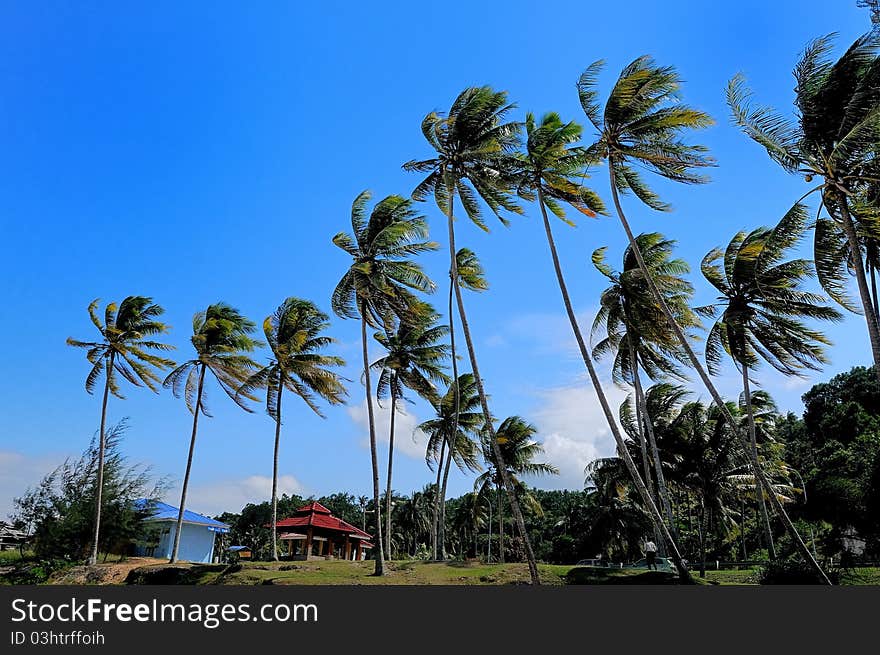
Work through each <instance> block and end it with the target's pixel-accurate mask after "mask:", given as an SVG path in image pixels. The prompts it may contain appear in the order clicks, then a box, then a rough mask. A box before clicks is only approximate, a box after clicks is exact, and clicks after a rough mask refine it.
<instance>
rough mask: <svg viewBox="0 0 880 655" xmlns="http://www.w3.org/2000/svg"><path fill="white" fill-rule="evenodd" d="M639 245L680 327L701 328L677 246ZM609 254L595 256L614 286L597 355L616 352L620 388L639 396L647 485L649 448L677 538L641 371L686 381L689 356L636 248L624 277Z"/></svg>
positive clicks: (644, 237) (659, 241)
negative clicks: (610, 261)
mask: <svg viewBox="0 0 880 655" xmlns="http://www.w3.org/2000/svg"><path fill="white" fill-rule="evenodd" d="M636 242H637V243H638V245H639V249H640V250H641V251H642V256H643V258H644V260H645V263H646V265H647V266H648V269H649V270H650V271H651V275H652V276H653V278H654V281H655V283H656V285H657V288H658V289H660V291H661V293H662V294H663V296H664V300H665V301H666V303H667V305H668V306H669V307H670V308H672V310H673V311H674V312H675V317H676V321H677V322H678V324H679V325H681V326H683V327H684V328H685V329H689V328H696V327H700V321H699V320H698V319H697V316H696V314H694V312H693V311H692V310H691V309H690V306H689V304H688V303H689V302H690V299H691V297H692V296H693V286H692V285H691V284H690V283H689V282H687V281H686V280H685V279H684V278H683V277H682V276H683V275H684V274H686V273H688V272H689V271H690V268H689V267H688V265H687V262H686V261H684V260H683V259H678V258H675V259H674V258H672V250H673V247H674V245H675V242H674V241H672V240H669V239H666V238H664V237H663V235H661V234H659V233H657V232H651V233H647V234H640V235H639V236H637V237H636ZM605 251H606V248H599V249H597V250H596V251H595V252H593V265H594V266H595V267H596V268H597V269H598V270H599V272H600V273H602V274H603V275H604V276H605V277H606V278H608V280H609V281H610V282H611V286H609V287H608V288H607V289H605V291H603V292H602V295H601V298H600V307H599V312H598V314H597V315H596V318H595V320H594V321H593V330H592V333H593V336H595V335H596V334H597V333H598V332H599V331H600V330H603V329H604V332H605V335H606V336H605V338H604V339H602V340H601V341H600V342H599V343H598V345H596V347H595V348H594V350H593V356H594V357H596V358H601V357H603V356H605V355H607V354H611V353H614V354H615V357H614V365H613V369H612V376H613V378H614V380H615V381H616V382H617V383H618V384H621V383H624V384H628V385H631V386H632V387H633V390H634V391H635V410H636V411H635V416H636V421H635V425H636V432H637V435H638V439H639V445H640V447H641V449H642V466H643V469H644V474H645V483H646V485H647V486H648V487H649V489H650V487H651V475H650V471H649V468H648V456H647V449H648V445H650V448H651V455H652V458H653V463H654V471H655V475H656V477H657V487H658V491H659V500H660V501H661V503H662V506H663V510H664V513H665V515H666V520H667V522H668V525H669V527H670V531H671V532H672V534H673V536H675V532H676V531H675V520H674V517H673V514H672V503H671V501H670V498H669V493H668V490H667V489H666V480H665V478H664V475H663V467H662V466H661V463H660V452H659V450H658V448H657V440H656V437H655V435H654V428H653V424H652V419H651V416H650V414H649V413H648V411H647V407H646V403H645V394H644V391H643V388H642V382H641V374H640V370H644V371H645V372H646V373H647V375H648V377H650V378H651V379H653V380H657V379H661V378H674V379H677V380H683V379H684V375H683V373H682V371H681V368H680V366H679V365H678V364H679V362H680V361H682V360H684V358H685V355H684V353H683V352H682V350H681V347H680V346H679V345H678V340H677V339H676V337H675V334H674V333H673V332H672V330H671V329H670V328H669V326H668V325H667V323H666V321H665V320H664V318H663V315H662V314H661V313H660V311H659V310H658V308H657V306H656V304H654V302H653V301H652V299H651V296H650V292H649V290H648V288H647V284H646V283H645V279H644V276H643V275H642V271H641V269H640V268H639V265H638V262H637V261H636V258H635V256H634V254H633V251H632V248H627V249H626V250H625V251H624V255H623V269H622V271H620V272H617V271H615V270H614V269H612V268H611V266H609V265H608V264H607V263H606V262H605ZM646 435H647V436H646Z"/></svg>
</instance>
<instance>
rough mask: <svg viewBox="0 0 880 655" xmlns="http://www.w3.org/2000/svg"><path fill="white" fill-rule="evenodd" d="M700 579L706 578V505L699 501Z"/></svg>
mask: <svg viewBox="0 0 880 655" xmlns="http://www.w3.org/2000/svg"><path fill="white" fill-rule="evenodd" d="M699 530H700V577H701V578H705V577H706V505H705V503H704V502H703V501H702V500H700V526H699Z"/></svg>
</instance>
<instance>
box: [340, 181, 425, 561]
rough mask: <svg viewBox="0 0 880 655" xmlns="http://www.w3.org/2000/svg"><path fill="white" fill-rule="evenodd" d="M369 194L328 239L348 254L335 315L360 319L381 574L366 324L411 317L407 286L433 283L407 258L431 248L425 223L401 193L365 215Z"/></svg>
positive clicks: (419, 288)
mask: <svg viewBox="0 0 880 655" xmlns="http://www.w3.org/2000/svg"><path fill="white" fill-rule="evenodd" d="M370 197H371V194H370V192H369V191H364V192H362V193H361V194H359V195H358V196H357V198H355V200H354V203H352V206H351V229H352V234H351V235H349V234H346V233H345V232H340V233H338V234H337V235H336V236H335V237H333V243H334V244H335V245H336V246H338V247H339V248H342V249H343V250H344V251H345V252H346V253H348V254H349V255H350V256H351V259H352V261H351V265H350V266H349V268H348V270H347V271H346V272H345V275H343V276H342V279H341V280H340V281H339V283H338V284H337V285H336V288H335V289H334V290H333V296H332V299H331V305H332V307H333V311H334V312H335V313H336V315H337V316H340V317H341V318H355V319H360V322H361V350H362V354H363V365H364V383H365V387H366V399H367V418H368V421H369V430H370V460H371V463H372V468H373V502H374V503H375V509H376V532H377V540H378V546H379V554H378V557H377V558H376V570H375V574H376V575H384V572H385V555H384V547H383V544H382V521H381V517H380V509H379V508H380V504H379V460H378V456H377V453H376V422H375V416H374V414H373V395H372V382H371V381H370V359H369V354H368V352H367V347H368V341H367V326H370V327H373V328H377V329H379V328H386V329H388V328H390V327H391V325H393V322H394V320H395V316H396V317H397V319H398V320H401V321H407V320H413V317H414V316H415V315H416V314H417V310H418V308H419V307H420V305H419V303H418V301H417V299H416V297H415V295H414V294H413V291H421V292H423V293H429V292H432V291H433V290H434V283H433V282H432V281H431V280H430V279H429V278H428V276H426V275H425V273H424V272H423V271H422V268H421V266H420V265H419V264H417V263H416V262H414V261H412V259H411V258H412V257H414V256H416V255H419V254H421V253H423V252H428V251H430V250H436V249H437V247H438V246H437V244H436V243H434V242H433V241H427V240H426V239H427V238H428V224H427V223H426V222H425V219H424V218H423V217H422V216H421V215H419V214H418V213H417V212H416V211H415V210H414V209H413V206H412V201H411V200H409V199H407V198H403V197H401V196H393V195H392V196H387V197H386V198H384V199H382V200H381V201H379V202H378V203H376V205H375V206H374V207H373V210H372V211H371V212H370V214H369V216H367V203H368V202H369V200H370Z"/></svg>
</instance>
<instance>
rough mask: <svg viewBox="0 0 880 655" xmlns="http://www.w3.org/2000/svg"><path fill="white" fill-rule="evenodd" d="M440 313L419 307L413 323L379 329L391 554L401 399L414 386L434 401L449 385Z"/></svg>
mask: <svg viewBox="0 0 880 655" xmlns="http://www.w3.org/2000/svg"><path fill="white" fill-rule="evenodd" d="M439 318H440V315H439V314H438V313H437V312H436V311H434V308H433V307H432V306H431V305H429V304H428V303H421V304H420V305H419V306H417V307H416V308H415V311H414V312H413V316H412V317H410V319H409V320H410V322H407V321H397V324H396V325H395V326H394V327H393V328H392V329H391V330H389V331H387V332H377V333H376V334H375V335H374V336H375V339H376V341H378V342H379V344H381V346H382V347H383V348H384V349H385V355H384V356H383V357H380V358H379V359H378V360H376V361H375V362H373V364H372V367H371V368H373V369H374V370H376V371H377V372H378V373H379V380H378V382H377V383H376V398H377V399H378V400H379V401H380V402H381V400H382V398H385V397H390V398H391V420H390V428H389V434H388V475H387V481H386V485H385V537H386V542H387V544H388V552H389V557H390V553H391V547H390V542H391V539H390V537H391V518H392V516H391V497H392V494H391V481H392V478H391V473H392V470H393V466H394V419H395V415H396V414H397V409H398V402H399V401H401V400H406V399H407V398H406V395H405V391H406V389H410V390H411V391H414V392H415V393H416V394H418V395H419V396H421V397H422V398H424V399H425V400H427V401H428V402H430V403H433V402H435V401H437V400H438V399H439V394H438V393H437V387H436V384H437V383H442V384H449V376H448V375H446V373H444V372H443V362H444V360H445V359H446V358H447V357H449V346H447V345H446V344H445V343H438V342H439V341H440V340H441V339H443V338H444V337H445V336H446V335H447V334H448V333H449V328H448V327H446V326H445V325H437V321H438V320H439Z"/></svg>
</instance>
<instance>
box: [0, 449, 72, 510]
mask: <svg viewBox="0 0 880 655" xmlns="http://www.w3.org/2000/svg"><path fill="white" fill-rule="evenodd" d="M63 461H64V456H63V455H62V456H57V457H56V456H53V455H38V456H30V455H24V454H22V453H18V452H15V451H10V450H0V520H3V521H5V520H6V519H7V517H8V516H9V514H11V513H12V511H13V507H14V505H13V499H14V498H17V497H20V496H22V495H23V494H24V493H25V492H26V491H27V490H28V488H33V487H35V486H36V485H37V484H38V483H39V482H40V480H41V479H42V478H43V476H44V475H46V474H47V473H49V472H51V471H53V470H54V469H55V468H56V467H57V466H58V465H59V464H61V463H62V462H63Z"/></svg>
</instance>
